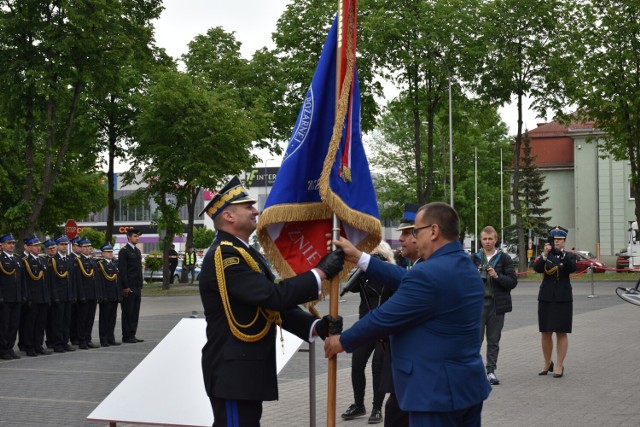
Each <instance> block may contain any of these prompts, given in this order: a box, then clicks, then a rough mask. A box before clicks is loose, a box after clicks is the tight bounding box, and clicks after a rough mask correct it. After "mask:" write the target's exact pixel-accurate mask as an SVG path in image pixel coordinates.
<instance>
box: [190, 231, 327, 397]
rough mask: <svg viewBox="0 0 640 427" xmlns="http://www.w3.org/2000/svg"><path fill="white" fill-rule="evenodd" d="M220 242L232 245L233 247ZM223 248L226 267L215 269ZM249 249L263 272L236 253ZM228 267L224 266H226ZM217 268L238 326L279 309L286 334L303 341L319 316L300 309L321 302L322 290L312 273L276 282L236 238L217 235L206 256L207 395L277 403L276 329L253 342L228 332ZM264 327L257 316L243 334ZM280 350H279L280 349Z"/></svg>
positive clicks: (202, 293) (202, 290)
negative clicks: (263, 312) (260, 312)
mask: <svg viewBox="0 0 640 427" xmlns="http://www.w3.org/2000/svg"><path fill="white" fill-rule="evenodd" d="M222 242H230V243H231V244H232V245H233V246H230V245H227V244H225V243H223V244H222V245H221V243H222ZM218 246H220V247H221V251H222V259H223V264H224V266H219V265H216V264H215V260H214V255H215V252H216V249H217V248H218ZM235 247H238V248H243V249H246V250H247V251H248V252H249V254H250V256H251V257H252V258H253V259H254V260H255V261H256V262H257V263H258V266H259V267H260V269H261V272H256V271H254V270H252V269H251V267H250V266H249V265H248V264H247V262H246V261H245V260H244V258H243V257H242V256H241V255H240V253H239V252H238V250H237V249H236V248H235ZM225 266H226V267H225ZM216 268H221V269H224V270H223V271H224V276H225V282H226V292H227V294H228V300H229V302H230V305H231V310H232V312H233V316H235V319H236V320H237V322H238V323H240V324H249V323H251V321H252V320H253V319H254V318H255V317H256V311H257V310H258V308H259V307H262V308H264V309H271V310H278V311H280V314H281V316H282V326H283V328H284V329H286V330H288V331H290V332H291V333H293V334H295V335H297V336H299V337H300V338H302V339H304V340H308V338H309V330H310V328H311V325H312V324H313V321H314V320H315V317H314V316H313V315H311V314H309V313H307V312H305V311H303V310H302V309H300V308H299V307H298V306H297V305H298V304H302V303H305V302H309V301H313V300H315V299H317V298H318V285H317V281H316V278H315V276H314V274H313V273H312V272H306V273H303V274H300V275H298V276H295V277H293V278H291V279H287V280H283V281H281V282H279V283H277V284H276V283H274V276H273V274H272V273H271V271H270V270H269V268H268V266H267V264H266V260H264V258H262V256H260V254H258V253H257V252H256V251H255V250H253V249H249V248H247V246H246V245H245V244H244V243H243V242H242V241H241V240H239V239H237V238H236V237H234V236H233V235H231V234H229V233H226V232H223V231H219V232H218V235H217V237H216V239H215V240H214V242H213V245H212V246H211V247H210V248H209V250H208V251H207V254H206V255H205V257H204V261H203V264H202V272H201V273H200V297H201V298H202V305H203V306H204V313H205V316H206V318H207V343H206V344H205V346H204V348H203V349H202V372H203V375H204V383H205V388H206V390H207V394H208V395H209V396H215V397H218V398H223V399H238V400H259V401H263V400H276V399H277V398H278V384H277V376H276V353H275V352H276V345H275V338H276V326H275V324H272V325H271V328H270V329H269V332H268V333H267V334H266V336H264V337H263V338H262V339H259V340H257V341H255V342H245V341H242V340H240V339H238V338H236V337H235V336H234V335H233V334H232V332H231V329H230V327H229V323H228V321H227V317H226V315H225V310H224V307H223V305H222V298H221V293H220V290H219V287H218V286H219V283H218V280H217V278H216ZM265 325H266V320H265V319H264V317H263V316H258V320H257V321H256V322H255V325H253V326H252V327H249V328H247V329H242V331H243V332H244V333H246V334H251V335H254V334H256V333H257V332H258V331H260V330H262V329H263V328H264V327H265ZM278 351H279V350H278Z"/></svg>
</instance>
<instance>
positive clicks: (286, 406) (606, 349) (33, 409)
mask: <svg viewBox="0 0 640 427" xmlns="http://www.w3.org/2000/svg"><path fill="white" fill-rule="evenodd" d="M620 285H622V284H620V283H606V282H596V288H595V290H596V294H597V295H598V297H597V298H587V296H588V295H589V294H590V293H591V288H590V284H589V283H579V284H575V285H574V296H575V302H574V311H575V316H574V333H573V334H571V335H570V338H569V353H568V356H567V360H566V362H565V366H566V371H565V376H564V378H561V379H554V378H552V377H551V376H547V377H540V376H538V375H537V372H538V371H539V370H541V368H542V355H541V350H540V344H539V333H538V331H537V319H536V294H537V288H538V285H537V284H536V283H521V284H520V285H519V287H518V288H517V289H516V291H514V311H513V313H510V314H509V315H508V316H507V320H506V325H505V329H504V331H503V336H502V342H501V343H502V350H501V353H500V359H499V369H498V370H497V371H496V373H497V374H498V376H499V378H500V380H501V381H502V384H501V385H499V386H496V387H494V389H493V392H492V394H491V396H490V397H489V399H488V400H487V401H486V402H485V406H484V411H483V424H484V425H485V426H637V425H640V405H639V404H638V397H637V396H640V374H638V373H637V372H636V371H635V369H634V367H635V364H636V363H635V357H637V356H638V355H640V328H639V327H638V326H639V325H640V307H636V306H632V305H630V304H627V303H624V302H622V300H620V299H619V298H618V297H617V296H616V295H615V293H614V289H615V288H616V287H617V286H620ZM357 302H358V301H357V296H356V295H353V296H347V297H346V301H343V302H341V304H340V311H341V314H342V315H343V316H344V317H345V324H346V325H350V324H351V323H353V322H354V321H355V320H356V319H357V314H356V313H357ZM326 307H327V303H326V302H323V303H321V304H320V311H321V312H322V313H325V312H326V311H327V308H326ZM194 310H196V311H198V312H199V313H201V312H202V308H201V305H200V301H199V297H198V296H195V295H193V296H171V297H145V298H144V299H143V303H142V313H141V322H140V328H139V334H138V335H139V337H140V338H144V339H145V342H144V343H139V344H128V345H127V344H123V345H122V346H120V347H109V348H101V349H96V350H88V351H76V352H74V353H68V354H54V355H51V356H39V357H37V358H27V357H23V358H22V359H20V360H14V361H4V360H0V426H36V425H51V426H99V425H100V423H90V422H87V421H86V420H85V418H86V416H87V415H88V414H89V413H90V412H91V411H92V410H93V409H94V408H95V407H96V406H97V405H98V404H99V403H100V402H101V401H102V399H104V398H105V397H106V396H107V395H108V394H109V392H110V391H111V390H112V389H113V388H114V387H115V386H116V385H117V384H119V383H120V381H122V379H124V378H125V377H126V376H127V374H128V373H129V372H130V371H131V370H132V369H133V368H134V367H135V366H136V365H137V364H138V363H139V362H140V361H141V360H142V359H143V358H144V357H145V356H146V355H147V354H148V352H149V351H150V350H151V349H153V347H154V346H155V345H156V344H157V343H158V342H159V341H160V340H161V339H162V338H163V337H164V336H165V335H166V334H167V333H168V331H169V330H171V329H172V328H173V327H174V326H175V324H176V323H177V322H178V321H179V320H180V319H181V318H183V317H188V316H189V315H191V314H192V311H194ZM119 327H120V326H119V324H118V325H117V327H116V330H119ZM96 328H97V322H96ZM94 335H95V332H94ZM303 347H304V346H303ZM316 360H317V363H316V370H317V376H316V379H317V400H316V403H317V411H316V414H317V425H318V426H323V425H326V388H327V387H326V370H327V362H326V360H325V359H324V358H323V351H322V346H321V345H316ZM308 365H309V358H308V354H307V353H299V354H298V355H296V356H295V357H294V358H293V360H292V361H291V362H290V364H289V365H288V366H287V367H286V368H285V369H284V371H283V372H282V373H281V376H280V400H279V401H277V402H269V403H266V404H265V409H264V415H263V423H262V424H263V426H267V427H269V426H273V427H276V426H277V427H280V426H285V427H286V426H296V427H298V426H306V425H309V399H308ZM349 367H350V356H348V355H346V356H345V355H340V356H339V357H338V381H337V382H338V387H337V389H338V393H337V415H336V420H337V421H336V425H337V426H352V427H356V426H364V425H367V417H363V418H360V419H357V420H353V421H343V420H342V419H340V413H342V412H343V411H344V410H345V409H346V408H347V407H348V406H349V404H351V403H352V393H351V385H350V368H349ZM370 396H371V394H370V392H369V391H368V392H367V409H370V402H369V399H370ZM138 399H144V396H132V397H131V400H130V401H129V402H128V404H135V402H136V401H137V400H138Z"/></svg>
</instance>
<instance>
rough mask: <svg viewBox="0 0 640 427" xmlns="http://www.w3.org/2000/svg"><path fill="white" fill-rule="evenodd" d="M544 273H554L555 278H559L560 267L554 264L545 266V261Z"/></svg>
mask: <svg viewBox="0 0 640 427" xmlns="http://www.w3.org/2000/svg"><path fill="white" fill-rule="evenodd" d="M544 273H545V274H546V275H547V276H553V275H555V276H556V280H560V269H559V268H558V266H557V265H554V266H553V267H551V268H547V262H546V261H545V263H544Z"/></svg>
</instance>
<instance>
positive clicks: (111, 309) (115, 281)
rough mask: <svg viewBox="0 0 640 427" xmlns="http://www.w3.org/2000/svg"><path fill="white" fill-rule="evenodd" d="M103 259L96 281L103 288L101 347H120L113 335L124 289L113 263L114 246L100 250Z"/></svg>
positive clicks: (100, 327) (100, 325)
mask: <svg viewBox="0 0 640 427" xmlns="http://www.w3.org/2000/svg"><path fill="white" fill-rule="evenodd" d="M100 250H101V251H102V259H100V260H98V272H97V273H96V279H97V281H98V283H99V286H100V288H102V302H101V303H100V317H99V331H100V345H102V346H103V347H109V346H111V345H120V342H118V341H116V337H115V335H114V333H113V331H114V329H115V327H116V317H117V315H118V302H119V301H122V287H121V286H120V279H119V277H118V267H117V266H116V264H115V262H114V261H113V246H111V245H109V244H106V245H102V247H101V248H100Z"/></svg>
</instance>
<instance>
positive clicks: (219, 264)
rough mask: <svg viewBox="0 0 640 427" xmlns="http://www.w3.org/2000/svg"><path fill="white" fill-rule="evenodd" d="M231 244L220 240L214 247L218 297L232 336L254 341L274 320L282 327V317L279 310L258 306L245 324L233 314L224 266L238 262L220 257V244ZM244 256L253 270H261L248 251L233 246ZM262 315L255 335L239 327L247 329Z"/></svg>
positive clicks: (267, 330) (268, 328)
mask: <svg viewBox="0 0 640 427" xmlns="http://www.w3.org/2000/svg"><path fill="white" fill-rule="evenodd" d="M222 245H224V246H233V244H232V243H231V242H226V241H224V242H220V246H218V248H217V249H216V252H215V266H216V278H217V279H218V288H219V290H220V297H221V298H222V306H223V307H224V313H225V315H226V317H227V322H228V323H229V328H230V329H231V333H232V334H233V336H234V337H236V338H238V339H239V340H241V341H244V342H256V341H259V340H261V339H262V338H264V337H265V336H266V335H267V333H269V330H270V329H271V325H272V324H273V323H274V322H275V323H276V325H278V326H280V328H282V318H281V317H280V312H278V311H276V310H269V309H264V308H262V307H258V309H257V310H256V315H255V317H254V318H253V320H252V321H251V322H249V323H247V324H245V325H243V324H241V323H239V322H238V321H237V320H236V318H235V316H234V315H233V311H232V310H231V302H230V301H229V295H228V293H227V284H226V281H225V276H224V270H225V268H227V267H229V266H231V265H233V264H237V263H238V259H237V258H235V259H233V258H228V259H226V260H223V259H222V248H221V246H222ZM233 247H234V248H235V249H236V250H237V251H238V252H239V253H240V255H241V256H242V258H244V260H245V262H246V263H247V264H248V265H249V267H251V269H252V270H253V271H256V272H259V273H260V272H261V270H260V267H258V263H256V261H255V260H254V259H253V258H252V257H251V255H249V253H248V252H247V251H246V250H244V249H243V248H239V247H237V246H233ZM260 316H262V317H264V319H265V320H266V323H265V326H264V328H263V329H262V330H261V331H260V332H258V333H257V334H255V335H249V334H245V333H244V332H242V331H241V330H240V329H247V328H250V327H251V326H253V325H254V324H255V323H256V321H257V320H258V318H259V317H260ZM280 340H281V341H282V340H283V338H282V333H281V334H280Z"/></svg>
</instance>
